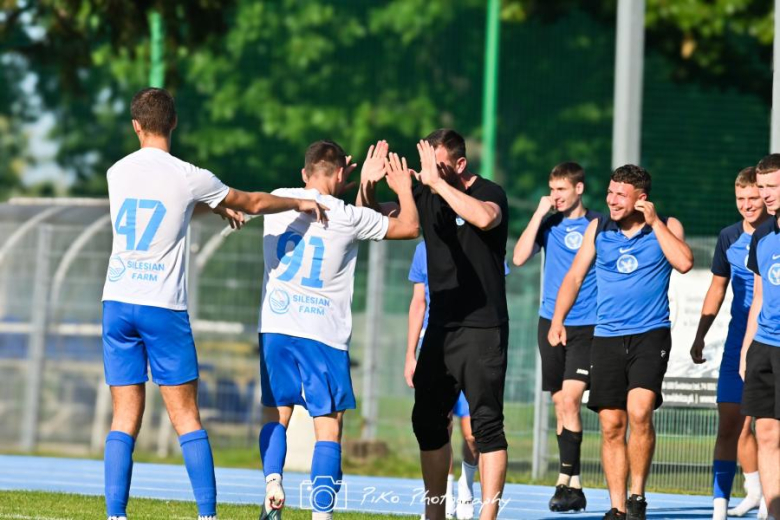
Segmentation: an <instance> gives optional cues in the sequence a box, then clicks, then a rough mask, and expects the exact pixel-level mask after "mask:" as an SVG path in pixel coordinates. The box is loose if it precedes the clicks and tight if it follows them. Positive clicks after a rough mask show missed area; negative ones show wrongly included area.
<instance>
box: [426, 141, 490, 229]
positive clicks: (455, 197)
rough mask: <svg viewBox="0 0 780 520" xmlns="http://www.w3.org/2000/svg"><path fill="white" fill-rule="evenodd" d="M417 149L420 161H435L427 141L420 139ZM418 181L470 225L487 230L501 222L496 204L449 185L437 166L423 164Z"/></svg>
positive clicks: (434, 155)
mask: <svg viewBox="0 0 780 520" xmlns="http://www.w3.org/2000/svg"><path fill="white" fill-rule="evenodd" d="M417 150H418V151H419V152H420V158H421V161H425V162H430V160H431V159H432V160H433V162H434V163H435V162H436V153H435V151H434V148H433V146H431V144H430V143H429V142H428V141H425V140H423V141H420V142H419V143H418V144H417ZM420 181H421V182H422V183H423V184H425V185H426V186H429V187H430V188H431V189H432V190H433V191H435V192H436V193H438V194H439V195H440V196H441V198H443V199H444V200H445V201H446V202H447V204H449V206H450V208H452V210H453V211H454V212H455V213H457V214H458V215H459V216H460V218H462V219H463V220H465V221H466V222H468V223H469V224H471V225H472V226H475V227H477V228H479V229H481V230H482V231H487V230H490V229H493V228H494V227H496V226H498V225H499V224H500V223H501V219H502V218H503V215H502V214H501V208H500V207H499V206H498V204H496V203H495V202H490V201H482V200H479V199H476V198H474V197H472V196H471V195H467V194H465V193H463V192H462V191H460V190H459V189H457V188H455V187H453V186H450V185H449V184H447V182H446V181H445V180H444V179H443V178H442V176H441V173H440V172H439V168H438V167H437V168H430V167H426V165H425V164H423V167H422V169H421V171H420Z"/></svg>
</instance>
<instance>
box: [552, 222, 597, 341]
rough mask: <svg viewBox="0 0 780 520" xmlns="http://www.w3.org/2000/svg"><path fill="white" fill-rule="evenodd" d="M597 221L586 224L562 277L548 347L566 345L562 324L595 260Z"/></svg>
mask: <svg viewBox="0 0 780 520" xmlns="http://www.w3.org/2000/svg"><path fill="white" fill-rule="evenodd" d="M597 227H598V220H592V221H591V222H590V224H588V229H587V230H586V231H585V236H584V237H583V239H582V245H581V246H580V249H579V251H577V254H576V255H575V257H574V261H573V262H572V264H571V267H570V268H569V272H567V273H566V276H564V277H563V282H561V288H560V289H559V290H558V297H557V298H556V299H555V312H554V314H553V317H552V320H551V323H550V331H549V333H548V334H547V339H548V341H549V342H550V345H552V346H556V345H566V328H565V327H564V326H563V322H564V320H565V319H566V316H567V315H568V314H569V311H570V310H571V308H572V306H573V305H574V302H575V301H576V300H577V295H578V294H579V292H580V287H582V282H583V281H584V280H585V276H586V275H587V274H588V270H590V266H591V265H593V260H595V259H596V228H597Z"/></svg>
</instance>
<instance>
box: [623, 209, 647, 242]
mask: <svg viewBox="0 0 780 520" xmlns="http://www.w3.org/2000/svg"><path fill="white" fill-rule="evenodd" d="M618 226H619V227H620V231H622V232H623V234H624V235H626V236H629V237H630V236H633V235H634V234H635V233H636V232H637V231H639V230H640V229H642V228H643V227H645V216H644V215H643V214H642V213H641V212H639V211H634V212H633V213H632V214H631V215H629V216H627V217H626V218H624V219H623V220H621V221H620V222H618Z"/></svg>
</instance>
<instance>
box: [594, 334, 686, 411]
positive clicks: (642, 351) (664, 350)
mask: <svg viewBox="0 0 780 520" xmlns="http://www.w3.org/2000/svg"><path fill="white" fill-rule="evenodd" d="M592 348H593V350H592V356H591V362H590V398H589V399H588V408H590V409H591V410H594V411H596V412H598V411H599V410H600V409H601V408H617V409H620V410H625V409H626V403H627V401H628V392H629V391H631V390H633V389H634V388H645V389H647V390H651V391H653V392H655V408H656V409H657V408H658V407H660V406H661V403H663V396H662V395H661V385H662V383H663V380H664V374H666V366H667V365H668V364H669V352H670V351H671V350H672V333H671V330H670V329H669V328H667V327H664V328H660V329H653V330H648V331H647V332H643V333H641V334H629V335H627V336H614V337H599V336H596V337H594V338H593V347H592Z"/></svg>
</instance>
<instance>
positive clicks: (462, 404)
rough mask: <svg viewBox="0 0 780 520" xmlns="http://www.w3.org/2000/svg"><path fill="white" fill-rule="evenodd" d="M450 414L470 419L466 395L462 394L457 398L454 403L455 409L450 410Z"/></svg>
mask: <svg viewBox="0 0 780 520" xmlns="http://www.w3.org/2000/svg"><path fill="white" fill-rule="evenodd" d="M452 413H453V414H454V415H456V416H458V417H471V412H470V411H469V402H468V401H466V394H464V393H463V392H461V393H460V395H459V396H458V402H457V403H455V407H454V408H453V409H452Z"/></svg>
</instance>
